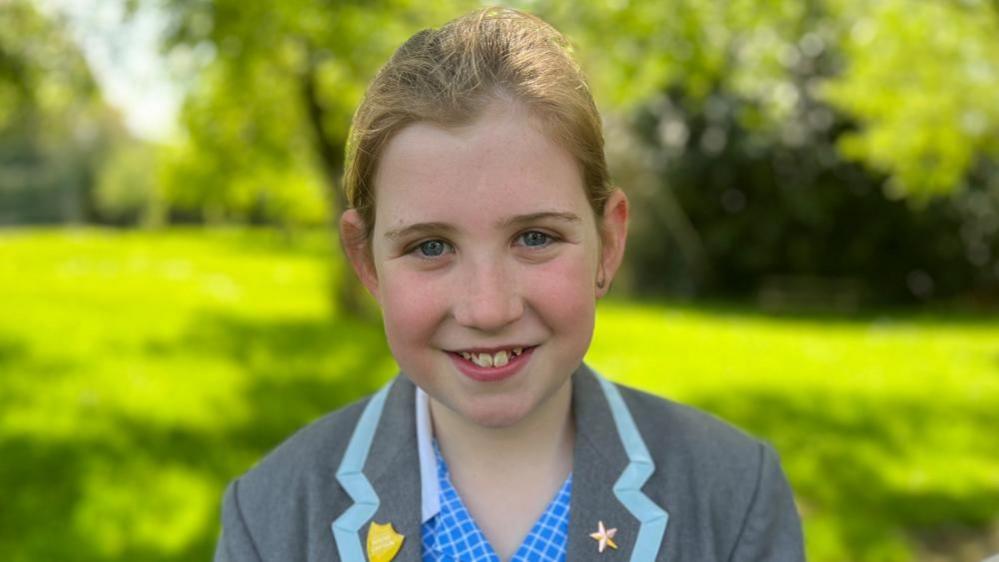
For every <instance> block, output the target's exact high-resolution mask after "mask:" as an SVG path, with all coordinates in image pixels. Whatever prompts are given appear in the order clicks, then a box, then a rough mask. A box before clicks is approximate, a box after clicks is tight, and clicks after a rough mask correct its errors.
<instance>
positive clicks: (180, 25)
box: [166, 0, 447, 223]
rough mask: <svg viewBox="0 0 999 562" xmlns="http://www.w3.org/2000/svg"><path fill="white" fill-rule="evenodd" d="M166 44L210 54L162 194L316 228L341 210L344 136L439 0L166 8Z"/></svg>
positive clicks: (207, 210) (188, 204)
mask: <svg viewBox="0 0 999 562" xmlns="http://www.w3.org/2000/svg"><path fill="white" fill-rule="evenodd" d="M167 4H168V5H169V6H170V7H171V8H172V12H171V13H172V15H173V17H175V18H176V20H177V24H176V26H175V29H176V33H175V34H174V35H173V36H172V37H171V38H169V40H168V47H169V48H171V49H175V50H184V49H187V50H201V51H207V52H210V53H211V56H210V57H209V62H207V64H206V65H205V67H204V69H203V72H202V73H201V74H200V77H199V79H198V80H197V82H196V84H195V85H194V88H193V90H192V92H191V94H190V95H189V97H188V101H187V103H186V104H185V107H184V110H183V117H182V118H183V122H184V125H185V127H184V128H185V130H186V132H187V135H186V136H185V137H184V138H183V139H182V140H181V142H180V145H179V146H178V147H177V148H176V149H175V150H174V151H173V154H172V155H171V158H169V159H168V160H167V167H168V170H167V175H166V181H167V184H168V185H167V189H166V194H167V197H168V198H169V199H170V200H171V201H172V202H174V203H175V204H176V205H177V206H178V207H180V208H182V209H201V210H203V212H204V214H205V215H206V216H208V217H220V218H246V217H247V216H248V215H253V214H256V215H262V217H261V218H265V219H268V220H276V221H283V222H294V223H315V222H317V221H320V220H323V219H325V218H327V217H328V216H329V213H330V209H331V208H339V207H340V206H341V205H342V203H338V201H339V199H338V197H342V196H341V195H340V193H339V191H338V186H339V182H340V176H341V174H342V172H343V170H342V163H343V153H344V141H345V139H346V136H347V129H348V127H349V124H350V118H351V116H352V114H353V111H354V109H355V108H356V107H357V104H358V103H359V102H360V99H361V95H362V94H363V91H364V87H365V85H366V84H367V82H368V80H369V79H370V78H371V77H372V76H373V75H374V72H375V71H376V69H377V68H378V66H380V65H381V64H382V63H383V62H384V61H385V60H387V58H388V57H389V55H390V54H391V52H392V50H394V48H395V47H397V46H398V45H399V44H400V43H402V41H403V40H404V39H405V38H406V37H408V36H409V34H411V33H413V32H414V31H415V30H416V29H418V26H420V25H427V24H429V23H432V22H433V23H436V22H439V21H440V17H441V16H440V14H441V11H442V10H446V8H447V3H434V4H433V7H432V8H431V7H428V6H426V5H417V4H415V3H413V2H411V1H410V0H395V1H390V2H378V3H367V2H358V3H354V2H336V3H329V2H322V1H317V0H293V1H288V2H281V3H280V4H275V3H272V2H245V1H237V0H216V1H214V2H202V3H191V2H181V1H173V2H167Z"/></svg>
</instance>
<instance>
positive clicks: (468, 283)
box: [454, 261, 524, 332]
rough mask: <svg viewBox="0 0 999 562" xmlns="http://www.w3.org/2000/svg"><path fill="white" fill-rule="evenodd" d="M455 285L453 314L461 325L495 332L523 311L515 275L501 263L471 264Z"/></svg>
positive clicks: (511, 321) (518, 316)
mask: <svg viewBox="0 0 999 562" xmlns="http://www.w3.org/2000/svg"><path fill="white" fill-rule="evenodd" d="M461 281H462V282H461V283H460V286H459V287H457V288H456V294H455V301H454V303H455V306H454V318H455V320H456V321H457V322H458V323H459V324H461V325H462V326H465V327H468V328H473V329H475V330H479V331H483V332H496V331H499V330H501V329H502V328H504V327H505V326H508V325H509V324H511V323H513V322H515V321H516V320H517V319H519V318H520V317H521V316H522V315H523V314H524V303H523V300H522V299H521V296H520V291H519V289H518V287H517V283H516V281H515V276H514V275H512V274H511V273H510V272H508V271H507V268H506V267H504V265H503V264H502V263H495V262H493V261H489V262H483V263H477V264H472V263H470V264H468V271H467V272H466V274H465V275H463V276H462V277H461Z"/></svg>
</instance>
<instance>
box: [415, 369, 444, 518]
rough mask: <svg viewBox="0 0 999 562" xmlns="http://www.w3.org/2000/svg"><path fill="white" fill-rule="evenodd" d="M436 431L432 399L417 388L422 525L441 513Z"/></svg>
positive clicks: (417, 433)
mask: <svg viewBox="0 0 999 562" xmlns="http://www.w3.org/2000/svg"><path fill="white" fill-rule="evenodd" d="M433 440H434V430H433V427H432V426H431V423H430V397H429V396H427V393H426V392H423V389H422V388H420V387H416V448H417V451H418V453H419V456H420V499H421V518H420V523H421V524H423V523H426V522H427V521H429V520H430V518H431V517H433V516H435V515H437V514H438V513H440V510H441V499H440V492H441V488H440V483H439V482H438V481H437V456H436V455H435V454H434V442H433Z"/></svg>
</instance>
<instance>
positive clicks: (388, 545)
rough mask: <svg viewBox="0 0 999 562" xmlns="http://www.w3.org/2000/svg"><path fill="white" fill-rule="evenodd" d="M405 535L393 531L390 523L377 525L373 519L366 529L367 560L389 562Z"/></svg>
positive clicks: (399, 547)
mask: <svg viewBox="0 0 999 562" xmlns="http://www.w3.org/2000/svg"><path fill="white" fill-rule="evenodd" d="M405 539H406V537H404V536H402V535H400V534H399V533H397V532H395V529H393V528H392V523H385V524H384V525H379V524H378V523H375V522H374V521H372V522H371V527H370V528H369V529H368V560H369V561H370V562H391V560H392V559H393V558H395V555H396V554H399V549H401V548H402V541H404V540H405Z"/></svg>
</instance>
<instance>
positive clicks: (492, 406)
mask: <svg viewBox="0 0 999 562" xmlns="http://www.w3.org/2000/svg"><path fill="white" fill-rule="evenodd" d="M483 402H486V403H485V404H470V405H469V406H468V407H467V408H465V409H464V411H462V412H461V417H463V418H465V419H466V420H468V421H470V422H472V423H474V424H475V425H478V426H481V427H485V428H489V429H502V428H505V427H512V426H515V425H517V424H518V423H519V422H520V421H521V420H523V419H524V418H525V417H526V416H527V414H528V413H529V412H530V410H531V408H530V405H529V404H525V403H522V402H515V401H510V400H502V401H495V402H494V403H489V402H492V401H490V400H483Z"/></svg>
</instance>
